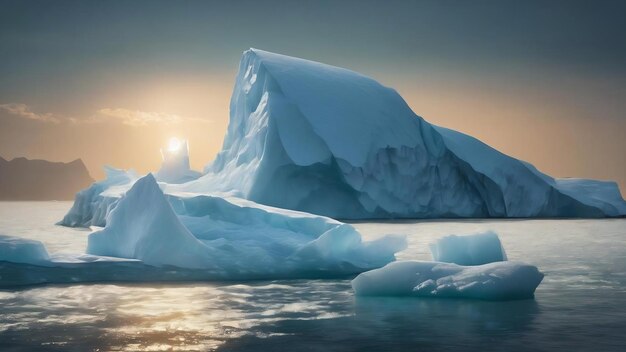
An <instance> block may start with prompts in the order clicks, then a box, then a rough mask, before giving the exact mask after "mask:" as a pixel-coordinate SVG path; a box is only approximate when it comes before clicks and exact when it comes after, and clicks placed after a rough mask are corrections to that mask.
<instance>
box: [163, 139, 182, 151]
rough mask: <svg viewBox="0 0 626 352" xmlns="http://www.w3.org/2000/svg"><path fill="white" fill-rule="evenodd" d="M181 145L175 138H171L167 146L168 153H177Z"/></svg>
mask: <svg viewBox="0 0 626 352" xmlns="http://www.w3.org/2000/svg"><path fill="white" fill-rule="evenodd" d="M182 145H183V142H182V141H181V140H180V139H178V138H176V137H172V138H170V142H169V144H168V145H167V150H168V151H170V152H177V151H178V150H179V149H180V147H181V146H182Z"/></svg>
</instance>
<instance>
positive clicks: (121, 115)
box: [96, 108, 184, 126]
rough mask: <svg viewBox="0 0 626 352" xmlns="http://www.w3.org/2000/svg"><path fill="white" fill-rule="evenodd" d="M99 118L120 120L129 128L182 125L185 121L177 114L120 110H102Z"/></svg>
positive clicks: (98, 115) (99, 112)
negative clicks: (154, 124) (153, 124)
mask: <svg viewBox="0 0 626 352" xmlns="http://www.w3.org/2000/svg"><path fill="white" fill-rule="evenodd" d="M99 118H106V119H109V120H110V119H113V120H118V121H120V122H121V123H123V124H125V125H129V126H145V125H148V124H151V123H159V124H177V123H181V122H182V121H183V120H184V118H182V117H181V116H179V115H176V114H168V113H163V112H147V111H140V110H128V109H120V108H118V109H109V108H106V109H100V110H98V112H97V116H96V120H97V119H99Z"/></svg>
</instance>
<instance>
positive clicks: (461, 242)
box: [430, 232, 507, 265]
mask: <svg viewBox="0 0 626 352" xmlns="http://www.w3.org/2000/svg"><path fill="white" fill-rule="evenodd" d="M430 252H431V254H432V256H433V260H434V261H436V262H445V263H454V264H459V265H481V264H487V263H492V262H501V261H506V260H507V258H506V253H505V251H504V247H502V243H501V242H500V238H498V235H497V234H496V233H494V232H485V233H478V234H473V235H465V236H457V235H448V236H445V237H442V238H440V239H438V240H437V241H435V243H431V244H430Z"/></svg>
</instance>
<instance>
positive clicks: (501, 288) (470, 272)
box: [352, 261, 543, 300]
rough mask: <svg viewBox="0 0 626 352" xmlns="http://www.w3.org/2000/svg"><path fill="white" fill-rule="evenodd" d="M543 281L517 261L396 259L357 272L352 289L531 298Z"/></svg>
mask: <svg viewBox="0 0 626 352" xmlns="http://www.w3.org/2000/svg"><path fill="white" fill-rule="evenodd" d="M542 280H543V274H542V273H541V272H539V270H538V269H537V268H536V267H535V266H532V265H528V264H523V263H516V262H494V263H489V264H484V265H478V266H462V265H457V264H451V263H440V262H423V261H398V262H393V263H390V264H387V265H386V266H384V267H382V268H379V269H375V270H371V271H368V272H364V273H362V274H359V275H358V276H357V277H356V278H355V279H354V280H352V288H353V289H354V292H355V294H356V295H357V296H413V297H441V298H453V297H454V298H474V299H483V300H513V299H526V298H532V297H533V296H534V292H535V289H536V288H537V286H538V285H539V284H540V283H541V281H542Z"/></svg>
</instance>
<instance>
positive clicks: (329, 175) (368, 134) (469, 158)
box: [60, 49, 626, 227]
mask: <svg viewBox="0 0 626 352" xmlns="http://www.w3.org/2000/svg"><path fill="white" fill-rule="evenodd" d="M169 149H170V148H168V150H163V151H162V153H163V166H162V167H161V169H160V170H159V171H158V172H156V173H155V175H156V179H157V181H159V182H161V188H162V190H163V191H164V192H165V193H166V194H167V195H173V194H178V193H185V194H195V195H204V196H220V197H226V198H228V197H236V198H243V199H247V200H250V201H253V202H255V203H257V204H264V205H269V206H272V207H277V208H283V209H291V210H297V211H303V212H309V213H313V214H319V215H323V216H328V217H333V218H338V219H368V218H369V219H374V218H457V217H480V218H482V217H514V218H519V217H618V216H626V201H624V199H623V198H622V196H621V194H620V191H619V189H618V187H617V184H616V183H614V182H609V181H596V180H585V179H570V178H567V179H556V178H552V177H550V176H548V175H545V174H543V173H541V172H540V171H538V170H537V169H536V168H535V167H533V166H532V165H531V164H529V163H527V162H524V161H521V160H518V159H515V158H512V157H509V156H507V155H505V154H502V153H500V152H499V151H497V150H495V149H493V148H491V147H490V146H488V145H486V144H484V143H482V142H481V141H479V140H477V139H475V138H473V137H470V136H468V135H465V134H463V133H460V132H456V131H453V130H450V129H447V128H444V127H439V126H435V125H432V124H430V123H428V122H427V121H426V120H424V119H423V118H422V117H420V116H418V115H416V114H415V113H414V112H413V111H412V110H411V109H410V108H409V106H408V105H407V104H406V102H405V101H404V100H403V99H402V97H401V96H400V95H399V94H398V93H397V92H396V91H395V90H393V89H391V88H388V87H385V86H383V85H381V84H380V83H378V82H376V81H375V80H373V79H371V78H369V77H366V76H364V75H361V74H359V73H356V72H353V71H350V70H346V69H342V68H338V67H333V66H330V65H325V64H321V63H317V62H313V61H308V60H304V59H298V58H293V57H289V56H284V55H279V54H274V53H270V52H266V51H262V50H258V49H250V50H248V51H246V52H244V54H243V56H242V58H241V62H240V64H239V73H238V74H237V77H236V80H235V88H234V91H233V95H232V98H231V102H230V122H229V125H228V130H227V134H226V137H225V139H224V144H223V147H222V150H221V151H220V152H219V153H218V155H217V157H216V158H215V160H214V161H213V162H211V163H209V164H208V165H207V166H206V167H205V169H204V172H203V174H202V175H200V174H199V173H197V172H195V171H191V170H189V158H188V146H187V144H186V142H181V143H180V144H179V147H178V148H172V150H171V151H170V150H169ZM110 172H111V171H110ZM115 173H119V175H114V177H113V178H114V179H115V180H114V179H112V180H109V178H107V180H105V181H101V182H98V183H96V184H94V185H93V186H92V187H90V188H89V189H87V190H85V191H81V192H80V193H79V194H78V195H77V197H76V201H75V204H74V205H75V206H74V207H73V208H72V210H70V212H69V213H68V215H67V216H66V218H65V219H63V220H62V221H61V222H60V224H62V225H66V226H82V227H88V226H94V225H97V226H104V225H105V223H106V216H105V215H106V214H107V213H108V212H110V210H112V208H113V207H115V205H116V202H117V200H118V199H119V198H120V197H121V196H122V195H123V194H124V192H126V191H127V190H128V189H130V188H131V187H132V184H133V183H134V182H135V181H136V180H137V179H138V177H137V176H136V175H134V174H132V173H130V172H128V173H127V172H125V171H122V170H116V171H115ZM118 178H123V179H124V180H123V181H119V180H118Z"/></svg>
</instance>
